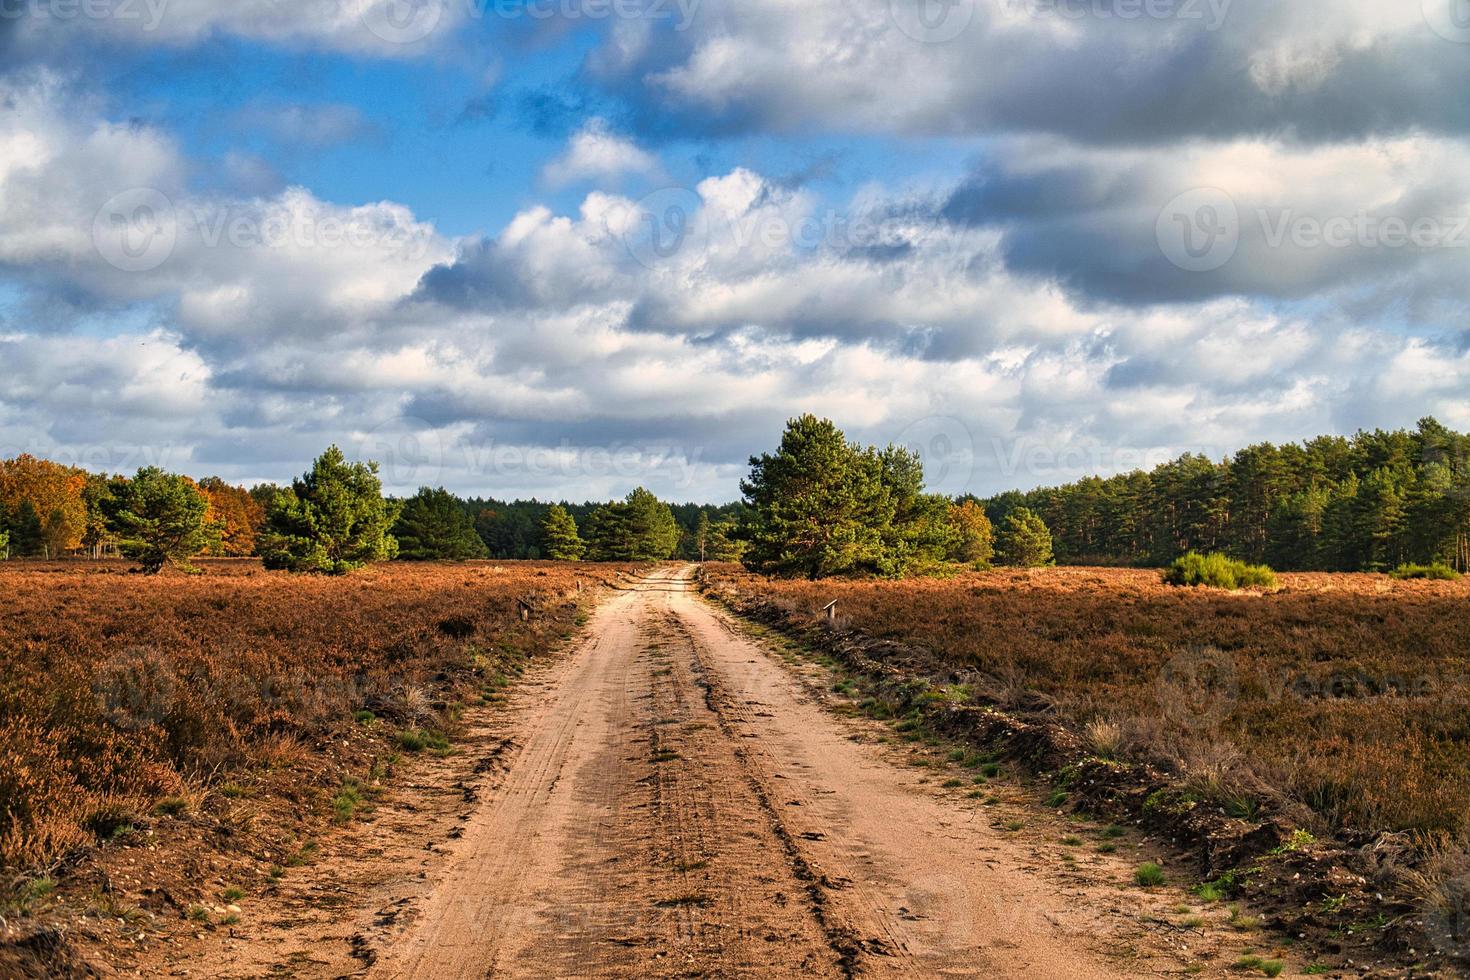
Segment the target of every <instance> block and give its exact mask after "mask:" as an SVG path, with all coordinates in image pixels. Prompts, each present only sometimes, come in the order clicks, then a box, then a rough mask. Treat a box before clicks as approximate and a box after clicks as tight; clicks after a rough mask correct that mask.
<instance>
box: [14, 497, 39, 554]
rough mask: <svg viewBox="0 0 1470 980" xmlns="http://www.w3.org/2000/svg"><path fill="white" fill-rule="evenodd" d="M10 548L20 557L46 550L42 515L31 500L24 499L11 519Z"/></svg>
mask: <svg viewBox="0 0 1470 980" xmlns="http://www.w3.org/2000/svg"><path fill="white" fill-rule="evenodd" d="M9 531H10V550H11V552H12V553H13V554H15V555H16V556H18V557H22V558H25V557H29V556H31V555H39V554H41V553H42V552H44V551H45V550H46V536H45V534H43V533H42V528H41V515H40V514H38V513H36V507H35V505H34V504H32V503H31V502H30V501H29V500H22V501H21V503H20V506H19V507H17V508H16V510H15V513H14V514H12V515H11V516H10V519H9Z"/></svg>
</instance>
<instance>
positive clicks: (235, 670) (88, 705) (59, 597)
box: [0, 561, 623, 922]
mask: <svg viewBox="0 0 1470 980" xmlns="http://www.w3.org/2000/svg"><path fill="white" fill-rule="evenodd" d="M204 565H205V568H206V573H205V574H203V575H199V576H177V577H165V578H163V579H156V578H148V577H144V576H139V575H133V574H128V572H127V569H126V566H125V565H123V564H121V563H107V562H98V563H80V562H67V563H51V564H40V563H22V562H12V563H0V864H3V868H4V869H5V870H6V872H7V876H8V877H10V878H11V879H12V888H11V889H10V892H11V893H10V895H9V896H8V897H6V898H5V900H4V904H3V905H0V914H4V915H5V916H6V917H7V918H8V919H10V920H11V921H12V922H13V921H14V920H15V918H16V913H17V912H20V913H25V912H28V911H33V910H34V907H36V906H42V905H44V904H45V902H43V901H40V900H39V899H40V898H41V897H42V895H40V894H38V891H39V892H41V893H47V892H49V891H50V890H51V889H52V887H53V885H52V884H51V883H50V882H51V879H50V878H45V877H38V876H41V875H51V876H53V877H55V878H57V879H59V880H60V882H61V884H62V885H63V886H64V885H65V883H66V881H67V878H68V874H69V873H70V872H71V871H72V870H74V869H75V868H77V867H78V866H79V865H81V864H84V863H86V862H87V861H88V860H91V859H94V858H96V856H97V855H98V854H99V853H101V852H105V851H106V850H108V849H110V848H112V847H114V846H116V847H124V846H127V843H128V841H129V839H130V837H135V836H137V834H136V832H137V831H138V830H140V829H141V828H143V827H148V828H149V831H148V836H149V838H150V847H152V846H156V847H158V848H159V849H160V850H161V851H165V852H166V851H167V849H168V848H169V847H170V844H171V842H170V839H169V836H168V835H169V831H168V827H167V826H165V825H166V824H167V823H168V821H169V820H170V819H172V818H181V817H183V816H184V815H188V814H198V815H199V816H200V818H201V819H200V820H199V821H198V822H199V823H200V824H201V826H202V825H204V824H208V825H209V826H212V827H214V831H213V832H214V833H216V834H217V835H218V837H217V839H216V841H215V843H216V844H217V845H218V848H219V849H220V850H221V851H225V850H230V849H241V848H243V847H245V846H246V845H245V843H244V838H242V837H240V836H239V833H238V832H239V829H240V828H239V827H238V826H236V827H231V826H229V821H228V820H226V819H225V817H224V815H223V814H224V812H225V811H226V810H229V811H230V812H231V813H232V814H236V815H237V816H238V814H237V811H238V810H239V809H240V808H239V807H238V805H237V804H238V803H239V802H240V801H241V799H242V798H248V801H249V802H250V803H252V804H253V806H251V807H250V808H249V809H250V811H251V816H250V822H252V832H253V833H254V834H255V835H256V836H257V837H258V836H260V835H262V834H263V835H265V836H267V837H268V836H270V834H271V827H272V825H273V824H274V825H275V826H276V827H277V828H278V829H279V828H280V827H284V826H285V825H286V824H288V823H291V822H296V823H298V824H299V823H300V822H301V821H303V820H304V821H307V822H311V821H313V820H316V821H318V822H319V823H322V824H325V823H326V822H328V821H330V820H331V819H334V818H335V819H338V820H341V819H342V818H344V817H350V815H351V813H352V812H353V810H354V809H355V808H356V807H357V806H358V804H359V803H361V802H362V801H363V797H365V796H367V795H369V794H370V793H371V792H373V791H374V789H373V786H372V784H373V782H374V781H376V780H378V779H380V778H381V777H382V776H383V774H384V773H385V771H386V769H387V767H388V766H389V765H391V764H392V763H393V762H394V761H395V759H396V758H397V757H399V756H407V755H410V754H412V753H414V752H419V751H426V750H427V751H433V750H435V749H436V748H438V749H440V750H445V747H446V746H447V744H448V742H447V741H446V739H452V737H453V735H454V733H455V731H456V726H457V723H458V720H459V718H460V714H461V712H462V710H463V708H464V706H465V705H466V704H470V703H478V702H480V701H482V700H483V701H488V700H493V699H494V698H495V697H496V693H495V692H496V691H497V690H498V689H499V688H500V687H501V686H503V685H504V684H505V683H507V680H508V678H509V677H512V676H514V675H515V674H517V673H519V672H520V670H521V669H522V667H523V665H524V664H525V662H526V660H527V659H528V658H531V657H534V656H535V655H537V654H540V653H543V652H545V651H546V650H548V649H549V648H550V647H551V646H552V645H553V644H554V643H555V642H557V641H558V640H559V639H560V638H562V637H564V636H566V635H567V634H569V633H570V632H571V631H572V630H573V629H574V628H575V626H576V624H577V622H578V621H579V617H580V615H581V607H580V605H579V600H580V599H582V598H584V596H585V597H590V596H591V594H592V589H591V587H594V586H598V585H600V584H603V583H605V582H608V581H611V580H613V579H614V578H615V577H616V576H617V574H618V573H619V572H620V571H621V570H622V568H623V567H622V566H611V565H580V566H579V565H572V564H567V563H559V564H557V563H519V562H518V563H507V564H505V565H503V566H502V565H496V564H492V563H467V564H460V565H427V564H425V565H382V566H377V567H374V568H372V569H370V570H366V571H364V572H362V573H360V574H358V575H354V576H350V577H346V578H320V577H294V576H289V575H286V574H283V573H267V572H265V571H263V570H262V569H261V568H260V566H259V564H258V563H257V562H254V561H239V562H230V561H220V562H205V563H204ZM579 583H580V584H581V585H583V586H586V587H588V589H587V591H586V592H585V593H584V594H579V588H578V587H579ZM527 597H529V598H530V599H531V605H532V606H533V607H534V609H535V612H534V614H533V615H530V617H529V620H528V621H523V619H522V616H521V612H520V609H519V606H518V601H519V600H521V599H523V598H527ZM348 774H352V775H348ZM206 818H207V819H206ZM231 819H235V818H234V817H232V818H231ZM215 825H218V826H215ZM155 827H157V828H159V830H158V836H156V837H155V836H154V828H155ZM298 829H299V827H295V828H292V832H293V833H294V832H295V831H296V830H298ZM178 830H179V836H180V837H181V838H182V837H183V836H184V833H183V828H182V826H180V827H179V829H178ZM232 835H233V839H232ZM277 836H280V837H283V838H284V837H286V836H289V835H288V834H286V833H285V832H284V831H282V832H281V833H280V834H277ZM196 843H197V842H196ZM181 846H182V845H181ZM175 860H176V863H180V864H186V863H187V861H186V860H185V858H184V856H183V855H176V856H175ZM171 900H172V901H173V902H174V903H177V902H178V899H177V898H173V899H171Z"/></svg>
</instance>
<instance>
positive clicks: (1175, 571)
mask: <svg viewBox="0 0 1470 980" xmlns="http://www.w3.org/2000/svg"><path fill="white" fill-rule="evenodd" d="M1164 582H1165V583H1166V584H1168V585H1188V586H1199V585H1208V586H1212V587H1214V588H1217V589H1231V590H1234V589H1250V588H1263V589H1269V588H1273V587H1275V585H1276V573H1275V572H1273V571H1271V569H1270V568H1268V567H1266V566H1265V565H1247V564H1246V563H1245V562H1243V561H1240V560H1239V559H1236V558H1231V557H1229V556H1228V555H1222V554H1218V553H1216V554H1209V555H1202V554H1200V553H1199V552H1197V551H1191V552H1189V553H1188V554H1186V555H1184V556H1183V557H1180V558H1176V559H1175V560H1174V564H1172V565H1170V566H1169V568H1168V569H1167V570H1166V571H1165V572H1164Z"/></svg>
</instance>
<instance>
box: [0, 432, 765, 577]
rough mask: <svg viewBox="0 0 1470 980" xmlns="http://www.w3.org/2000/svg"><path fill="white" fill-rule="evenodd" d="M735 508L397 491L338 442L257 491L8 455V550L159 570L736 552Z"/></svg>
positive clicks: (4, 508) (1, 509)
mask: <svg viewBox="0 0 1470 980" xmlns="http://www.w3.org/2000/svg"><path fill="white" fill-rule="evenodd" d="M732 511H733V508H732V507H730V506H726V507H700V506H698V505H694V504H685V505H671V504H667V503H664V502H663V501H660V500H658V498H657V497H655V496H654V495H653V494H652V493H651V492H649V491H648V490H646V489H643V488H638V489H636V490H634V491H633V492H632V493H630V494H629V495H628V496H627V497H626V498H624V499H622V500H618V501H612V502H607V503H584V504H551V503H542V502H539V501H535V500H531V501H516V502H513V503H502V502H499V501H495V500H485V499H478V498H477V499H470V500H465V499H461V498H459V497H457V496H455V495H454V494H452V493H450V492H449V491H448V490H445V489H444V488H442V487H441V488H438V489H435V488H431V487H424V488H421V489H420V490H419V491H418V492H417V493H416V494H414V495H413V496H411V497H408V498H406V499H394V498H390V497H385V496H384V495H383V492H382V484H381V481H380V479H379V477H378V469H377V464H376V463H373V462H371V461H367V462H350V461H348V460H347V459H346V457H345V456H344V454H343V453H342V452H341V450H340V449H338V448H337V447H335V446H333V447H331V448H330V449H328V450H327V451H326V452H325V453H323V454H322V456H321V457H320V458H319V459H317V460H316V461H315V462H314V463H313V465H312V468H311V469H310V470H309V471H308V472H306V473H305V474H303V475H302V477H301V478H300V479H298V480H295V481H293V482H292V483H291V484H290V485H289V486H281V485H277V484H272V483H263V484H258V485H256V486H254V487H252V488H250V489H248V490H247V489H245V488H244V487H239V486H231V485H229V484H227V483H226V482H225V481H223V480H221V479H219V478H216V477H210V478H208V479H204V480H199V481H197V482H196V481H194V480H192V479H190V478H189V477H186V476H181V475H178V474H172V473H166V472H164V471H163V470H161V469H159V468H158V467H143V468H141V469H139V470H138V471H137V473H136V474H134V475H133V476H131V477H123V476H107V475H101V474H95V473H89V472H87V471H86V470H82V469H79V468H76V467H68V466H64V465H62V464H59V463H55V462H51V461H49V460H43V459H38V458H36V457H33V456H28V455H23V456H19V457H16V458H15V459H10V460H0V558H10V557H22V558H24V557H42V558H56V557H61V556H64V555H75V554H86V555H89V556H91V557H103V556H108V555H122V556H124V557H128V558H132V559H134V560H136V561H138V562H139V563H140V565H142V567H143V568H144V569H145V570H147V571H158V570H161V569H162V568H163V567H165V566H167V565H175V566H178V567H181V568H189V567H190V566H189V562H190V560H191V559H193V558H195V557H197V556H199V555H207V556H215V557H259V558H261V559H262V561H263V562H264V563H265V564H266V566H267V567H269V568H284V569H290V570H293V571H321V572H345V571H350V570H352V569H354V568H357V567H360V566H362V565H363V564H366V563H368V562H372V561H381V560H386V559H392V558H403V559H416V560H430V559H450V560H464V559H470V558H508V559H515V558H531V559H534V558H543V557H544V558H548V559H555V560H578V559H583V558H585V559H588V560H593V561H659V560H663V559H666V558H670V557H686V558H705V557H707V558H708V559H710V560H724V561H734V560H738V559H739V557H740V553H741V549H742V547H743V546H742V545H741V544H740V543H738V542H736V541H735V540H734V530H735V521H734V519H733V517H732V516H731V514H732ZM579 518H580V527H579Z"/></svg>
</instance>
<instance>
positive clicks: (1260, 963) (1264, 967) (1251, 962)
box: [1235, 956, 1286, 977]
mask: <svg viewBox="0 0 1470 980" xmlns="http://www.w3.org/2000/svg"><path fill="white" fill-rule="evenodd" d="M1235 968H1236V969H1237V970H1260V971H1261V972H1262V973H1264V974H1265V975H1266V976H1268V977H1279V976H1281V971H1282V970H1284V969H1286V964H1285V963H1283V962H1282V961H1281V960H1268V959H1266V958H1264V957H1261V956H1242V957H1241V958H1240V959H1238V960H1236V961H1235Z"/></svg>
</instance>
